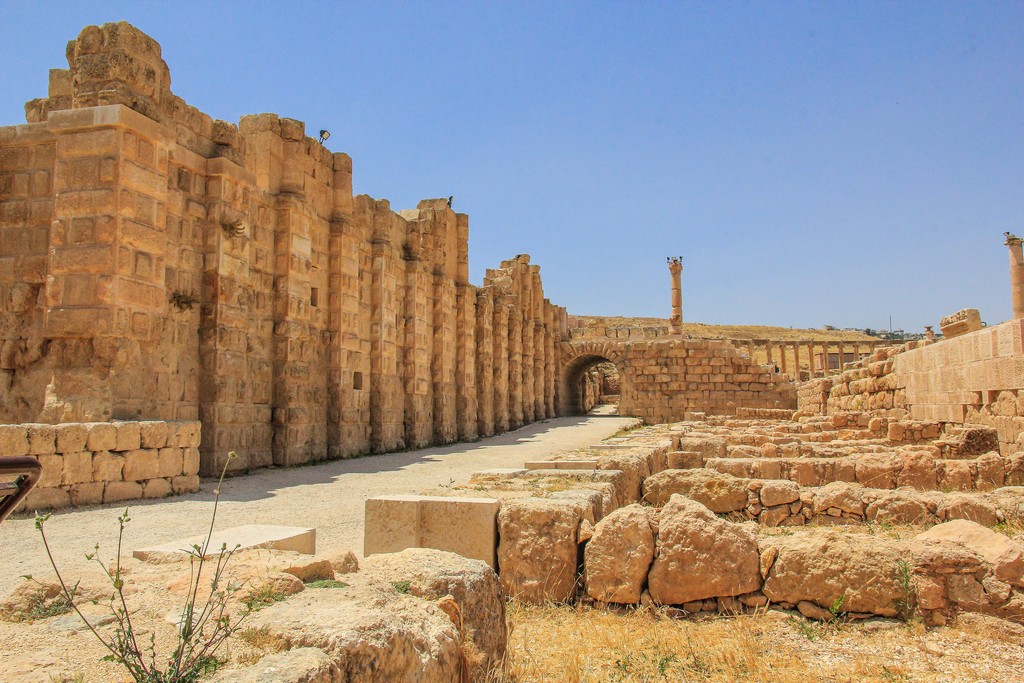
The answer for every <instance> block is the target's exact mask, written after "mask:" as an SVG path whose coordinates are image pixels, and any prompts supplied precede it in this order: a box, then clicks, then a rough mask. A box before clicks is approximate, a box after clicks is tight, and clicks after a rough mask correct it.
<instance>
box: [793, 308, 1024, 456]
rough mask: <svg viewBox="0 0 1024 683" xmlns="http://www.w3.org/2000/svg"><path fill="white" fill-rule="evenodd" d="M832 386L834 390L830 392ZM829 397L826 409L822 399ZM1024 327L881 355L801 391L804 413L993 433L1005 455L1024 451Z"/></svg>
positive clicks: (1011, 325) (1019, 323)
mask: <svg viewBox="0 0 1024 683" xmlns="http://www.w3.org/2000/svg"><path fill="white" fill-rule="evenodd" d="M829 383H830V384H831V386H829ZM826 390H827V391H828V398H827V401H826V404H825V405H824V406H822V405H821V403H820V399H819V396H820V395H822V394H823V393H824V392H825V391H826ZM1021 392H1024V320H1011V321H1009V322H1005V323H1002V324H1000V325H996V326H993V327H988V328H984V329H981V330H977V331H974V332H969V333H966V334H963V335H960V336H957V337H954V338H951V339H943V340H940V341H938V342H928V341H917V342H910V343H908V344H904V345H902V346H899V347H891V348H888V349H879V350H877V351H875V352H874V353H873V354H872V355H871V356H870V357H869V358H867V359H865V360H864V361H861V362H859V363H856V364H853V365H852V367H850V368H849V369H847V370H846V371H845V372H843V373H842V374H841V375H838V376H836V377H832V378H828V379H825V380H814V381H811V382H806V383H804V384H802V385H800V387H799V389H798V396H799V408H800V411H801V412H803V413H807V414H815V413H817V414H827V415H836V414H841V413H843V412H847V411H858V412H859V411H869V412H871V413H873V414H875V415H883V416H888V417H895V418H902V417H911V418H914V419H917V420H930V421H934V422H939V423H952V424H979V425H985V426H989V427H993V428H995V429H996V430H997V432H998V436H999V446H1000V450H1001V451H1002V452H1003V453H1004V454H1008V453H1011V452H1013V451H1015V450H1017V449H1018V448H1019V447H1021V446H1022V445H1024V410H1022V409H1019V408H1018V396H1019V395H1020V394H1021Z"/></svg>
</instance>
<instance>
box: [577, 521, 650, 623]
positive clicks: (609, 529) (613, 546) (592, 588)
mask: <svg viewBox="0 0 1024 683" xmlns="http://www.w3.org/2000/svg"><path fill="white" fill-rule="evenodd" d="M654 515H655V513H654V510H653V509H651V508H650V507H647V506H644V505H639V504H634V505H629V506H627V507H624V508H620V509H618V510H616V511H614V512H612V513H611V514H610V515H608V516H607V517H605V518H604V519H602V520H601V521H600V522H598V523H597V526H596V527H595V528H594V535H593V537H592V538H591V539H590V541H589V542H588V543H587V546H586V550H585V552H584V558H585V559H584V576H585V580H584V583H585V585H586V590H587V594H588V595H590V597H592V598H593V599H594V600H600V601H602V602H616V603H623V604H635V603H638V602H640V595H641V593H642V592H643V588H644V584H645V583H646V581H647V571H648V569H649V568H650V566H651V561H652V560H653V559H654V530H653V523H654Z"/></svg>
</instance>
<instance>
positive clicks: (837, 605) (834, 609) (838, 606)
mask: <svg viewBox="0 0 1024 683" xmlns="http://www.w3.org/2000/svg"><path fill="white" fill-rule="evenodd" d="M844 602H846V593H845V592H844V593H843V594H842V595H840V596H839V597H838V598H836V599H835V600H834V601H833V602H832V606H831V607H829V608H828V611H829V613H830V614H831V615H832V618H833V619H842V618H843V617H845V616H846V610H844V609H843V603H844Z"/></svg>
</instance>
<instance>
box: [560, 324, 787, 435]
mask: <svg viewBox="0 0 1024 683" xmlns="http://www.w3.org/2000/svg"><path fill="white" fill-rule="evenodd" d="M561 349H562V353H563V354H564V356H565V358H564V360H563V361H562V364H563V386H562V388H561V396H562V400H561V404H560V405H561V408H560V412H561V414H573V413H574V412H580V410H581V407H585V404H584V402H583V401H584V399H583V396H582V392H585V391H586V390H585V388H584V385H583V384H582V383H581V377H582V375H583V373H585V372H586V371H587V370H589V369H590V368H591V367H593V366H595V365H596V364H598V363H601V362H604V361H606V360H607V361H610V362H612V363H613V364H614V365H615V367H616V369H617V370H618V375H619V391H620V397H619V414H621V415H632V416H634V417H639V418H642V419H643V420H644V421H645V422H647V423H648V424H655V423H662V422H673V421H678V420H683V419H686V416H687V415H688V414H692V413H706V414H709V415H735V414H736V411H737V409H738V408H779V409H782V408H795V407H796V395H795V392H794V387H793V384H792V383H791V382H790V381H789V379H788V378H787V377H786V376H785V375H783V374H781V373H777V372H775V371H774V368H773V367H771V366H766V365H758V364H757V363H755V362H754V361H753V360H752V359H751V358H749V357H748V356H745V355H742V354H741V353H740V352H739V351H738V350H737V349H736V348H735V347H734V346H733V345H731V344H729V343H728V342H725V341H720V340H697V339H675V340H661V341H643V342H641V341H634V342H614V341H610V340H606V341H585V342H576V341H573V342H565V343H563V344H562V345H561Z"/></svg>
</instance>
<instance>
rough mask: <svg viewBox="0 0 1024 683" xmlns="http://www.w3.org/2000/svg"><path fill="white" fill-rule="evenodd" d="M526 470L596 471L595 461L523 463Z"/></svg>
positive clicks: (537, 461)
mask: <svg viewBox="0 0 1024 683" xmlns="http://www.w3.org/2000/svg"><path fill="white" fill-rule="evenodd" d="M524 466H525V467H526V469H528V470H596V469H597V461H596V460H533V461H531V462H527V463H524Z"/></svg>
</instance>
